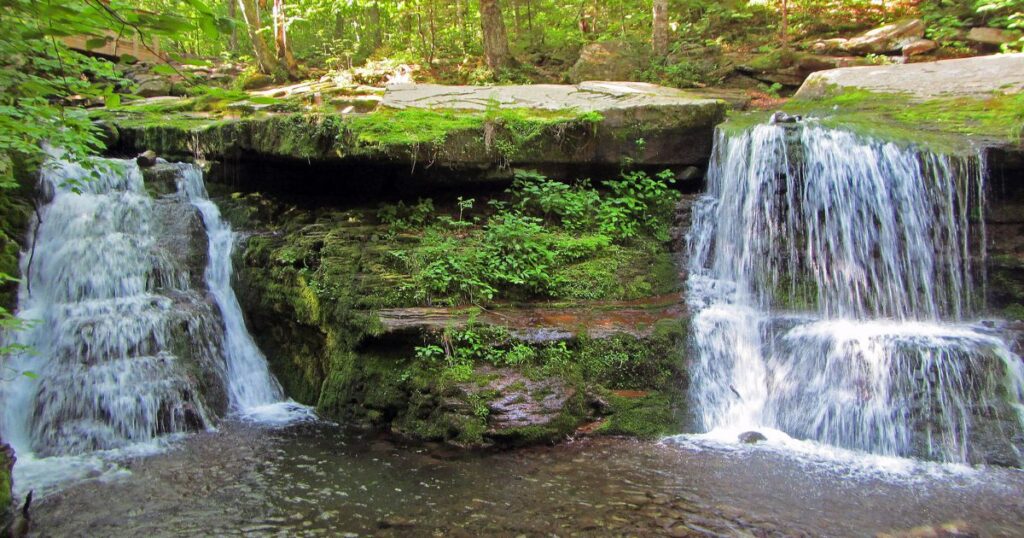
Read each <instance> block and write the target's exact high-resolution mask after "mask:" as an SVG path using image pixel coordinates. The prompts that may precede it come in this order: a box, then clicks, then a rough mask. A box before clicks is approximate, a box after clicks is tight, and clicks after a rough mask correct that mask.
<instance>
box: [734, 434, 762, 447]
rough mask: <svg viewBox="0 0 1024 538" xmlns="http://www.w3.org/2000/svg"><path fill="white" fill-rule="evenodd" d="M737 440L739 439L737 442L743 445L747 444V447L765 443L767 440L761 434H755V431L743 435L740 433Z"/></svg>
mask: <svg viewBox="0 0 1024 538" xmlns="http://www.w3.org/2000/svg"><path fill="white" fill-rule="evenodd" d="M738 439H739V441H740V442H741V443H744V444H747V445H755V444H757V443H760V442H762V441H767V440H768V438H767V437H765V436H764V434H762V433H761V432H755V431H749V432H743V433H741V434H740V435H739V437H738Z"/></svg>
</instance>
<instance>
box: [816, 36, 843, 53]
mask: <svg viewBox="0 0 1024 538" xmlns="http://www.w3.org/2000/svg"><path fill="white" fill-rule="evenodd" d="M849 41H850V40H849V39H845V38H842V37H837V38H834V39H823V40H821V41H818V42H816V43H814V44H813V45H811V50H813V51H814V52H816V53H818V54H823V53H826V54H827V53H832V52H839V51H843V50H845V49H846V44H847V43H848V42H849Z"/></svg>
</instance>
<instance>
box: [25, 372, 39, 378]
mask: <svg viewBox="0 0 1024 538" xmlns="http://www.w3.org/2000/svg"><path fill="white" fill-rule="evenodd" d="M21 375H23V376H25V377H27V378H29V379H39V374H37V373H35V372H33V371H30V370H25V371H24V372H22V373H21Z"/></svg>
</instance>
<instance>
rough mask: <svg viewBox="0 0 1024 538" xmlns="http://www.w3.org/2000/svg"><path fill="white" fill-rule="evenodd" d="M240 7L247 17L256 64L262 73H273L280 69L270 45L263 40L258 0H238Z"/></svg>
mask: <svg viewBox="0 0 1024 538" xmlns="http://www.w3.org/2000/svg"><path fill="white" fill-rule="evenodd" d="M238 7H239V8H240V9H241V10H242V17H243V18H244V19H245V27H246V28H247V29H248V32H249V39H250V40H251V41H252V50H253V52H254V53H255V54H256V65H257V67H259V69H260V73H263V74H265V75H273V74H275V73H276V72H277V71H279V70H280V64H278V62H277V58H275V57H274V55H273V53H271V52H270V47H269V46H267V42H266V41H264V40H263V34H262V33H260V30H261V29H262V27H263V25H262V23H260V15H259V12H258V11H256V0H238Z"/></svg>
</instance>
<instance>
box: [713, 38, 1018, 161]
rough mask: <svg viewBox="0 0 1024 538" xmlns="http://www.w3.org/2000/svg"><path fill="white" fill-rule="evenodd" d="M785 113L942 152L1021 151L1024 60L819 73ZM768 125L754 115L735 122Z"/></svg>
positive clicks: (970, 60)
mask: <svg viewBox="0 0 1024 538" xmlns="http://www.w3.org/2000/svg"><path fill="white" fill-rule="evenodd" d="M783 110H785V111H786V112H789V113H791V114H799V115H802V116H804V117H806V118H812V119H814V121H818V122H820V123H821V124H822V125H825V126H827V127H835V128H842V129H847V130H851V131H855V132H858V133H862V134H865V135H868V136H872V137H874V138H879V139H883V140H888V141H894V142H898V143H903V144H914V145H918V146H921V147H926V148H929V149H932V150H935V151H938V152H943V153H965V152H970V153H977V152H978V151H982V150H986V149H987V148H998V149H1002V150H1005V149H1009V150H1011V151H1020V150H1021V149H1022V148H1024V139H1022V134H1024V54H1005V55H995V56H982V57H975V58H964V59H956V60H943V61H938V62H925V63H915V64H905V65H885V66H871V67H849V68H842V69H831V70H827V71H820V72H817V73H815V74H813V75H811V76H810V77H809V78H808V79H807V80H806V81H805V82H804V85H803V86H802V87H801V88H800V91H798V92H797V94H796V96H795V98H794V99H792V100H790V101H789V102H788V103H786V104H785V105H784V106H783ZM764 119H766V117H765V116H764V115H749V116H745V117H743V118H738V121H735V122H730V123H731V124H732V125H733V127H742V126H743V125H745V124H748V123H750V122H752V121H763V120H764Z"/></svg>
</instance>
